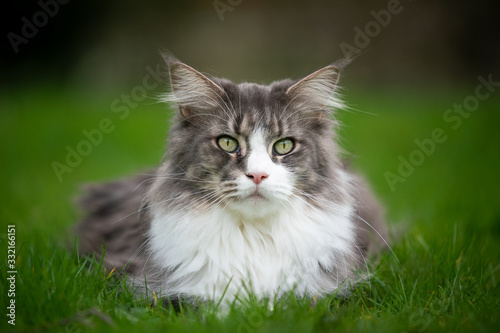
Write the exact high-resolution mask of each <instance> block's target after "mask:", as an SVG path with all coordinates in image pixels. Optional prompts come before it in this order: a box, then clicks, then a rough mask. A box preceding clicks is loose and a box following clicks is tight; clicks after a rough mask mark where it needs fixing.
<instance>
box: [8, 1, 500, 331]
mask: <svg viewBox="0 0 500 333" xmlns="http://www.w3.org/2000/svg"><path fill="white" fill-rule="evenodd" d="M40 3H43V6H42V5H41V4H40ZM56 4H57V5H56ZM5 6H6V7H4V9H2V14H1V15H2V19H1V21H0V24H1V26H2V30H3V35H4V38H3V39H2V43H3V44H2V53H1V56H0V70H1V76H0V86H1V90H0V140H1V147H2V148H1V149H2V150H1V156H2V157H1V161H2V162H1V165H2V172H1V174H0V177H1V178H0V183H1V184H2V190H1V191H0V202H1V211H0V214H1V228H2V229H1V230H0V233H1V234H2V235H4V234H5V233H6V225H7V224H15V225H16V226H17V242H18V243H17V244H18V247H20V246H27V247H29V246H30V244H32V243H33V242H34V239H35V236H34V235H35V234H37V233H38V234H41V235H42V236H43V237H44V238H43V239H46V240H47V242H48V243H53V244H54V246H59V247H63V246H66V244H67V242H71V241H72V236H71V233H70V232H69V230H70V228H71V226H72V225H73V224H74V223H75V221H76V220H77V219H78V217H79V216H81V212H79V211H78V210H77V209H76V208H75V206H74V205H73V200H74V198H75V197H76V196H77V194H78V193H79V185H80V184H82V183H85V182H93V181H101V180H107V179H112V178H116V177H122V176H127V175H130V174H133V173H135V172H140V171H143V170H147V169H148V168H150V167H152V166H155V165H158V163H160V161H161V158H162V156H163V153H164V146H165V140H166V132H167V129H168V125H169V120H168V119H170V117H171V115H172V111H171V110H169V109H168V108H167V107H166V106H164V105H161V104H158V103H157V97H158V95H159V94H160V93H162V92H164V91H165V89H166V82H164V80H163V78H162V77H161V75H160V74H159V72H160V71H159V70H158V68H159V67H158V66H159V64H160V63H161V61H160V56H159V50H160V48H166V49H168V50H170V51H171V52H173V53H174V54H175V55H176V56H177V57H179V58H180V59H181V60H183V61H184V62H186V63H188V64H190V65H192V66H194V67H195V68H197V69H199V70H200V71H202V72H205V73H208V74H211V75H215V76H223V77H227V78H229V79H232V80H234V81H236V82H242V81H254V82H258V83H269V82H271V81H273V80H276V79H282V78H286V77H291V78H300V77H302V76H304V75H306V74H308V73H310V72H312V71H314V70H316V69H318V68H320V67H322V66H325V65H327V64H329V63H331V62H333V61H335V60H337V59H339V58H342V57H343V56H344V52H343V48H344V49H345V47H346V45H347V44H348V45H350V46H353V47H357V48H358V49H359V50H360V51H361V52H360V56H359V57H358V58H357V59H356V60H355V61H354V62H353V63H352V64H351V65H350V66H349V67H348V68H347V69H346V70H345V72H344V74H343V76H342V78H341V86H342V87H343V90H342V91H343V95H344V98H345V99H346V101H347V104H348V105H349V106H350V107H351V110H347V111H341V112H339V113H338V115H337V117H338V118H339V119H340V120H341V122H342V123H343V126H342V128H341V130H340V136H341V138H340V142H341V144H342V146H343V147H345V148H346V150H347V151H348V152H349V153H350V155H349V159H351V160H352V161H353V164H354V166H355V167H356V168H357V169H359V170H361V171H362V172H363V173H364V174H366V175H367V178H368V179H369V181H370V183H371V184H372V187H373V188H374V190H375V192H377V193H378V195H379V196H380V198H381V201H382V202H384V204H385V206H386V210H387V214H388V216H389V220H390V221H391V222H392V223H393V225H396V226H404V229H403V230H404V234H405V237H409V238H408V239H410V240H412V242H410V243H411V244H412V246H413V247H415V246H417V247H418V246H421V247H422V251H424V252H425V253H432V252H433V250H434V249H436V248H439V247H441V246H443V247H444V246H445V244H447V245H446V246H448V245H450V244H453V251H450V258H446V259H444V260H448V261H449V262H454V261H455V260H458V257H459V256H458V254H457V253H462V252H460V251H461V250H460V249H456V250H455V244H458V245H457V246H458V247H460V246H462V247H465V246H466V245H467V244H470V246H471V247H472V246H473V248H474V251H476V252H477V253H478V254H480V256H481V259H480V260H478V263H477V264H475V266H471V267H472V269H474V270H478V269H480V270H481V278H484V281H487V282H485V283H486V285H488V286H489V287H488V288H493V289H492V290H498V288H497V282H496V281H497V280H498V279H499V278H500V274H499V273H500V269H499V267H500V266H499V264H500V260H499V259H500V254H499V253H500V245H499V244H500V205H499V204H500V194H499V190H498V187H499V185H500V182H499V176H498V170H499V166H500V154H499V143H500V132H499V131H498V124H499V123H500V116H499V111H500V110H499V107H500V92H499V91H498V90H500V87H498V84H497V83H493V84H490V89H489V90H488V88H485V87H483V88H479V89H480V93H481V94H482V95H481V96H483V97H484V98H483V97H481V98H478V97H475V96H476V94H477V89H478V88H477V87H478V86H480V85H481V81H480V79H478V78H479V77H482V78H484V79H486V80H488V78H490V81H494V82H500V70H499V69H500V61H498V59H500V43H499V42H498V32H497V31H498V27H497V25H498V24H497V23H495V19H496V18H495V17H496V15H497V14H498V10H497V9H496V8H495V7H494V6H495V5H494V3H493V2H491V1H475V2H470V1H460V2H456V1H451V0H447V1H439V2H437V1H430V0H422V1H417V0H414V1H409V0H408V1H400V2H398V1H343V2H340V1H316V2H306V1H273V2H272V3H270V1H250V0H243V1H237V0H232V1H229V0H221V1H192V2H189V3H188V2H180V1H177V2H167V1H152V0H149V1H142V2H140V3H139V2H132V1H125V2H124V1H116V0H109V1H105V2H98V1H85V2H83V1H68V2H67V3H65V2H64V1H62V0H61V1H60V2H55V0H52V1H43V0H42V1H41V2H37V1H31V2H16V3H14V2H11V3H9V4H7V5H5ZM44 8H45V9H44ZM47 8H48V9H47ZM391 11H392V12H393V13H391ZM40 13H42V14H40ZM43 13H45V14H43ZM387 13H391V14H390V15H389V16H387V15H388V14H387ZM377 17H378V20H377ZM35 23H36V24H35ZM37 25H38V26H37ZM30 26H31V27H30ZM33 27H34V28H33ZM363 35H364V36H365V37H363ZM16 51H17V52H16ZM486 95H487V96H486ZM460 106H463V107H462V109H463V110H465V111H462V113H460V112H458V111H456V110H457V108H460ZM467 109H470V110H472V111H467ZM103 120H104V125H103V123H102V122H103ZM436 129H442V131H443V133H444V135H445V136H446V139H445V140H444V142H442V143H437V142H435V141H434V143H433V146H434V148H433V149H432V152H431V153H429V154H425V152H423V150H422V148H419V146H418V145H417V144H416V143H415V140H418V141H419V142H422V141H425V142H429V141H428V140H429V138H432V133H433V131H435V130H436ZM96 131H98V132H99V133H100V134H97V132H96ZM89 133H90V134H89ZM89 136H90V138H91V139H90V138H89ZM92 140H94V142H91V141H92ZM85 142H90V144H88V143H85ZM71 151H76V152H77V153H78V151H80V152H84V153H85V154H78V155H79V157H80V158H78V157H75V156H74V155H72V157H69V161H70V162H71V163H70V164H72V166H69V164H68V160H67V159H68V154H71V153H70V152H71ZM412 154H413V155H412ZM412 156H413V157H412ZM412 158H413V161H414V162H418V163H413V165H412V171H411V172H408V173H409V174H408V175H404V176H402V175H401V172H400V171H401V170H399V169H401V168H402V167H401V163H402V162H401V161H402V160H406V161H410V160H411V159H412ZM410 164H411V162H410ZM64 166H66V168H64ZM61 168H62V169H61ZM403 168H404V167H403ZM56 170H59V171H56ZM389 173H390V175H389ZM403 173H405V172H403ZM391 175H392V176H391ZM394 175H395V176H397V177H400V178H398V179H399V181H396V182H393V183H392V185H391V181H389V182H388V177H389V178H390V179H394V177H393V176H394ZM391 177H392V178H391ZM4 236H5V235H4ZM457 239H458V241H457ZM23 244H24V245H23ZM397 246H398V245H396V253H399V254H400V255H401V256H402V257H403V258H404V254H403V252H404V251H405V249H406V248H405V247H404V246H403V247H402V248H399V252H398V247H397ZM450 246H451V245H450ZM455 254H457V256H456V257H454V255H455ZM461 256H462V254H460V258H462V257H461ZM460 260H461V259H460ZM19 264H20V265H21V264H22V258H21V259H19ZM412 264H415V265H418V263H415V262H410V263H402V265H403V267H405V265H406V266H407V267H410V266H411V265H412ZM483 268H484V272H487V273H484V276H483ZM464 269H465V268H464ZM457 274H458V273H457ZM440 278H441V279H444V280H446V279H447V277H445V276H442V277H440ZM497 294H498V292H497ZM27 297H28V296H27ZM491 304H495V306H497V309H498V302H494V303H490V306H491ZM61 316H62V315H61ZM495 318H496V320H498V316H496V317H495ZM43 320H47V319H46V318H45V319H43V318H42V319H40V321H41V322H43ZM481 320H482V319H481ZM32 324H33V325H35V324H36V323H32Z"/></svg>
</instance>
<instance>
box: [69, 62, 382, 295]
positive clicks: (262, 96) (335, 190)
mask: <svg viewBox="0 0 500 333" xmlns="http://www.w3.org/2000/svg"><path fill="white" fill-rule="evenodd" d="M168 62H169V67H170V77H171V83H172V94H171V95H169V96H168V97H167V100H168V101H171V102H175V103H176V104H177V105H178V112H177V116H176V119H175V121H174V124H173V125H172V127H171V130H170V135H169V145H168V149H167V155H166V159H165V162H164V163H163V165H162V166H161V167H160V168H158V169H157V170H156V171H155V172H154V173H152V174H148V175H143V176H138V177H136V178H131V179H128V180H123V181H118V182H114V183H109V184H104V185H97V186H95V187H94V188H93V189H91V191H90V193H89V195H88V196H87V197H86V198H84V200H83V206H84V208H85V209H87V210H89V211H90V212H91V214H90V215H89V216H88V217H87V218H86V219H85V220H83V221H82V222H81V223H80V225H79V228H78V229H79V233H80V235H81V236H80V239H81V242H82V246H83V247H84V248H85V249H86V250H90V251H94V252H99V249H100V248H101V245H102V244H107V252H106V256H105V260H104V262H105V263H106V265H107V266H108V267H110V268H111V267H122V266H124V265H125V264H127V263H129V265H128V266H127V270H128V272H129V273H131V274H132V275H133V276H134V277H135V281H134V283H135V284H137V285H139V286H140V285H142V283H143V282H144V280H147V285H148V288H149V289H152V290H155V291H156V292H159V291H161V293H162V295H163V296H169V297H170V298H176V297H179V296H184V295H185V296H189V297H195V298H200V299H212V300H216V301H217V300H219V299H220V297H222V295H223V294H224V292H226V297H228V298H229V299H232V298H233V296H234V295H237V294H241V293H244V292H247V291H252V292H253V293H255V294H256V295H257V296H258V297H265V296H269V297H272V296H274V295H277V294H278V295H279V294H280V293H283V292H286V291H289V290H292V289H293V290H294V291H295V292H296V293H297V294H299V295H323V294H326V293H331V292H334V291H336V290H337V289H338V287H339V285H340V284H341V283H342V282H354V281H355V280H356V273H355V271H356V270H358V269H363V268H364V267H365V260H366V254H367V252H369V251H372V250H374V249H377V248H379V247H381V246H384V244H385V240H383V237H386V235H387V233H386V226H385V222H384V221H383V218H382V215H381V212H380V208H379V205H378V204H377V203H376V200H375V199H374V197H373V196H372V194H371V193H370V191H369V190H368V189H367V187H366V185H365V184H364V182H363V181H362V180H361V179H360V177H359V176H357V175H354V174H353V173H352V172H351V171H349V170H348V169H347V168H346V167H345V166H344V164H343V163H342V161H341V159H340V157H339V156H338V155H339V149H338V147H337V144H336V143H335V140H334V139H335V135H334V130H333V129H334V127H335V126H336V123H335V122H333V121H332V119H331V118H330V117H329V112H330V108H331V107H338V106H341V103H340V102H339V100H338V99H336V98H335V97H334V95H333V94H334V88H335V85H336V83H337V80H338V74H339V70H338V68H337V67H335V66H328V67H325V68H323V69H321V70H319V71H317V72H315V73H313V74H311V75H309V76H308V77H306V78H304V79H303V80H300V81H295V82H294V81H291V80H284V81H278V82H275V83H272V84H271V85H269V86H261V85H256V84H249V83H243V84H239V85H236V84H234V83H232V82H230V81H228V80H224V79H216V78H213V79H209V78H207V77H206V76H204V75H202V74H200V73H199V72H197V71H195V70H194V69H192V68H191V67H189V66H187V65H185V64H182V63H180V62H178V61H177V60H175V59H172V58H170V59H168ZM368 223H369V224H368Z"/></svg>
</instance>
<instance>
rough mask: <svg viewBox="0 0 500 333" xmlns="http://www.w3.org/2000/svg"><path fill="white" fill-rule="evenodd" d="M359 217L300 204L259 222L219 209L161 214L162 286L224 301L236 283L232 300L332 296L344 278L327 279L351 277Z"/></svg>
mask: <svg viewBox="0 0 500 333" xmlns="http://www.w3.org/2000/svg"><path fill="white" fill-rule="evenodd" d="M351 214H352V208H351V207H350V206H348V205H346V206H342V207H336V208H335V209H334V210H333V209H330V210H327V211H324V210H321V209H318V208H314V207H312V206H309V205H308V204H307V203H305V202H304V201H302V200H299V199H295V200H293V201H291V202H290V203H289V204H287V205H286V207H283V209H280V210H279V212H278V213H275V214H274V215H272V216H267V217H266V219H265V220H254V221H243V220H241V218H239V217H237V216H236V215H235V214H233V213H231V212H230V211H229V210H225V209H223V208H221V207H219V206H214V207H211V208H209V209H206V210H205V211H204V212H202V213H200V212H197V211H194V210H192V211H185V210H184V211H181V212H170V213H168V214H162V213H160V212H155V213H154V218H153V221H152V224H151V229H150V233H149V236H150V244H149V250H150V252H151V255H152V259H151V260H152V261H153V262H154V264H155V265H158V266H160V267H161V268H162V269H166V270H167V271H168V273H167V274H165V276H164V277H162V278H161V281H159V282H160V285H161V288H162V291H163V292H164V293H165V292H166V293H167V294H188V295H194V296H199V297H202V298H207V299H214V300H218V299H219V298H220V297H221V296H222V295H223V293H224V290H225V289H226V287H227V286H228V283H229V286H228V288H227V294H226V296H227V297H228V298H230V299H232V296H234V295H236V294H238V293H242V292H244V291H245V290H251V291H252V292H254V293H255V294H257V295H258V296H272V295H274V294H276V293H281V292H286V291H288V290H290V289H292V288H295V290H296V291H297V292H299V293H301V294H304V293H309V294H321V293H324V292H331V291H333V290H334V289H335V288H337V287H338V283H339V282H341V280H342V277H338V276H337V278H336V279H327V280H325V279H324V274H325V271H326V272H328V274H330V273H331V274H332V275H335V274H339V271H343V272H344V273H343V274H344V275H345V272H347V271H350V270H349V267H348V266H349V264H348V262H349V261H350V259H352V255H353V244H354V230H353V224H352V222H351ZM340 268H341V269H340ZM322 276H323V277H322ZM243 286H245V287H243Z"/></svg>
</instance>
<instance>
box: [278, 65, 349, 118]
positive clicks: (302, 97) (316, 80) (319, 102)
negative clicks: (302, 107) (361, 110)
mask: <svg viewBox="0 0 500 333" xmlns="http://www.w3.org/2000/svg"><path fill="white" fill-rule="evenodd" d="M339 77H340V69H339V68H338V67H337V66H334V65H330V66H326V67H324V68H321V69H319V70H317V71H316V72H314V73H312V74H309V75H308V76H306V77H305V78H303V79H302V80H300V81H298V82H297V83H295V84H294V85H293V86H291V87H290V88H288V90H287V91H286V93H287V95H289V96H290V97H291V98H292V99H293V101H294V103H304V104H307V105H309V106H310V107H314V108H319V109H322V108H325V107H333V108H343V107H345V106H344V103H343V102H342V101H341V100H340V98H338V96H336V94H335V92H336V89H335V88H336V86H337V82H338V80H339Z"/></svg>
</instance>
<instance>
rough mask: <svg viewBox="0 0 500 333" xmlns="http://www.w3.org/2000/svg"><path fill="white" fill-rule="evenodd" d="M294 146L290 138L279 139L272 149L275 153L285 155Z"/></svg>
mask: <svg viewBox="0 0 500 333" xmlns="http://www.w3.org/2000/svg"><path fill="white" fill-rule="evenodd" d="M294 147H295V144H294V143H293V141H292V139H281V140H278V141H276V142H275V143H274V146H273V151H274V153H275V154H276V155H286V154H288V153H290V152H291V151H292V150H293V148H294Z"/></svg>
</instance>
